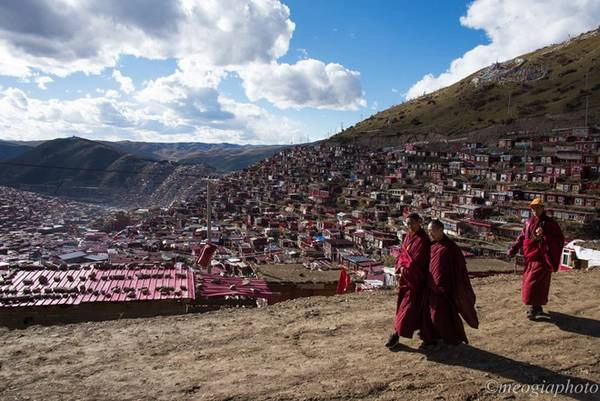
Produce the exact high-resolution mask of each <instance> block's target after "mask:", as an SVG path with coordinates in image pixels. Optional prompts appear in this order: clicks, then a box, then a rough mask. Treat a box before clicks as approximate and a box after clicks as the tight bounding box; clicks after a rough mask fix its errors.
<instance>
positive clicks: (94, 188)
mask: <svg viewBox="0 0 600 401" xmlns="http://www.w3.org/2000/svg"><path fill="white" fill-rule="evenodd" d="M5 163H9V164H4V165H3V166H2V169H1V170H0V185H9V186H14V187H18V188H23V189H28V190H33V191H38V192H44V193H48V192H50V193H52V194H56V195H67V196H71V197H85V198H86V199H89V200H102V201H108V202H111V203H112V201H115V200H117V201H118V203H123V202H129V201H138V200H144V199H145V200H148V199H149V198H148V196H150V195H153V194H154V192H155V191H156V189H157V188H159V187H160V186H161V185H162V184H163V182H165V181H166V180H167V179H169V178H170V176H172V175H178V176H179V175H181V174H178V172H179V170H181V167H179V166H178V165H177V163H173V162H169V161H156V160H151V159H143V158H139V157H136V156H133V155H130V154H128V153H125V152H122V151H121V150H118V149H115V148H113V147H112V146H109V145H107V144H104V143H100V142H95V141H90V140H87V139H82V138H75V137H74V138H63V139H55V140H52V141H48V142H44V143H42V144H41V145H39V146H37V147H35V148H32V149H30V150H29V151H27V152H25V153H23V154H21V155H19V156H17V157H15V158H12V159H10V160H8V161H5ZM40 166H41V167H40ZM44 166H48V167H44ZM192 170H193V171H191V170H190V169H189V168H187V170H186V171H187V172H186V175H191V174H194V175H201V174H206V173H208V172H210V171H211V169H209V168H208V167H206V166H205V165H197V166H193V168H192ZM169 181H170V182H171V183H172V185H171V189H172V191H171V195H172V196H177V193H178V189H180V188H188V187H189V186H190V185H191V183H193V182H194V181H198V180H197V179H196V178H194V177H187V176H185V177H176V179H170V180H169ZM156 201H157V203H160V202H161V199H156ZM165 201H169V200H168V199H165Z"/></svg>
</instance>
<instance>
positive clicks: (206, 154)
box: [179, 145, 287, 172]
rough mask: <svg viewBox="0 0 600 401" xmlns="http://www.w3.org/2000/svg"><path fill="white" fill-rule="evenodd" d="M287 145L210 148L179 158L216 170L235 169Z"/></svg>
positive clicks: (181, 161) (182, 160)
mask: <svg viewBox="0 0 600 401" xmlns="http://www.w3.org/2000/svg"><path fill="white" fill-rule="evenodd" d="M286 147H287V146H281V145H273V146H241V147H240V148H237V149H227V148H225V149H212V150H207V151H203V152H195V153H192V154H190V155H188V156H187V157H185V158H182V159H180V160H179V162H180V163H181V164H198V163H200V164H202V163H204V164H207V165H209V166H211V167H214V168H215V169H217V170H218V171H223V172H226V171H235V170H241V169H244V168H246V167H249V166H251V165H253V164H255V163H258V162H259V161H261V160H264V159H266V158H269V157H271V156H273V155H274V154H276V153H278V152H280V151H281V150H282V149H284V148H286Z"/></svg>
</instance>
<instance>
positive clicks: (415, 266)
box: [385, 213, 431, 348]
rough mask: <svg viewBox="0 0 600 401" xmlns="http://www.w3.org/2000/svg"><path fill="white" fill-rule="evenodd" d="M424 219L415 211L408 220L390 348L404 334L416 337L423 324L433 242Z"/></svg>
mask: <svg viewBox="0 0 600 401" xmlns="http://www.w3.org/2000/svg"><path fill="white" fill-rule="evenodd" d="M422 222H423V220H422V219H421V216H419V215H418V214H417V213H411V214H410V215H409V216H408V217H407V219H406V221H405V223H404V224H405V226H406V228H407V230H408V233H407V234H406V236H405V237H404V240H403V241H402V248H401V249H400V254H399V255H398V259H396V277H398V301H397V304H396V318H395V319H394V333H393V334H392V335H391V336H390V338H389V340H388V342H387V343H386V344H385V346H386V347H388V348H393V347H395V346H396V345H397V344H398V340H399V338H400V336H402V337H406V338H412V336H413V334H414V332H415V331H416V330H419V328H420V326H421V316H422V299H423V289H424V287H425V277H426V273H427V268H428V265H429V252H430V245H431V243H430V241H429V237H428V236H427V233H425V230H423V228H422V227H421V223H422Z"/></svg>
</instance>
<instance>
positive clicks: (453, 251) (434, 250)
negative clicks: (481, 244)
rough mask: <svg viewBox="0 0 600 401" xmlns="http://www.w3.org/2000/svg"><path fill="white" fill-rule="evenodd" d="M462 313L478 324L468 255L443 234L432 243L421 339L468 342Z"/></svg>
mask: <svg viewBox="0 0 600 401" xmlns="http://www.w3.org/2000/svg"><path fill="white" fill-rule="evenodd" d="M461 316H462V317H463V319H464V320H465V321H466V322H467V324H468V325H469V326H471V327H473V328H477V327H478V326H479V321H478V318H477V312H476V310H475V292H473V287H471V282H470V280H469V276H468V273H467V264H466V262H465V258H464V256H463V254H462V251H461V250H460V248H459V247H458V245H456V244H455V243H454V241H452V240H451V239H450V238H448V237H447V236H445V235H444V237H443V238H442V239H441V240H439V241H436V242H433V243H432V244H431V261H430V262H429V271H428V274H427V288H426V290H425V297H424V307H423V325H422V328H421V331H420V333H419V334H420V336H421V339H422V340H423V341H424V342H428V343H431V342H434V341H436V340H439V339H442V340H444V342H445V343H447V344H460V343H462V342H464V343H468V340H467V335H466V334H465V329H464V326H463V323H462V320H461V318H460V317H461Z"/></svg>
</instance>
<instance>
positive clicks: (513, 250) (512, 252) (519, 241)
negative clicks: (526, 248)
mask: <svg viewBox="0 0 600 401" xmlns="http://www.w3.org/2000/svg"><path fill="white" fill-rule="evenodd" d="M524 240H525V227H523V230H521V233H520V234H519V236H518V237H517V239H516V240H515V242H513V244H512V245H511V247H510V249H509V250H508V256H515V255H516V254H517V252H519V249H522V248H523V241H524Z"/></svg>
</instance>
